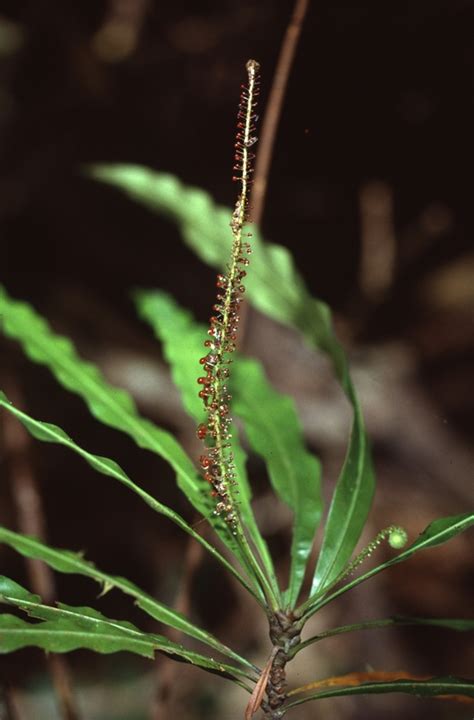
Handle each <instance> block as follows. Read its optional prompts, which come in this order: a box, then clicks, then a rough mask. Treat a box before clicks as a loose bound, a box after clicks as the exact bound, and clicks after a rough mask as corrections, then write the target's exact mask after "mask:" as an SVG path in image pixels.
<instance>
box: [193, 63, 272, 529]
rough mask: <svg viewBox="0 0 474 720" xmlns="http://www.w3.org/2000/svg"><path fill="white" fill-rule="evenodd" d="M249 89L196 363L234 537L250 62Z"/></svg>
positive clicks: (251, 110) (209, 467)
mask: <svg viewBox="0 0 474 720" xmlns="http://www.w3.org/2000/svg"><path fill="white" fill-rule="evenodd" d="M246 68H247V85H243V86H242V92H241V97H240V104H239V111H238V115H237V136H236V142H235V157H234V161H235V162H234V172H235V173H236V174H235V175H234V177H233V180H234V181H236V182H238V183H239V184H240V191H239V194H238V197H237V200H236V203H235V208H234V211H233V213H232V218H231V221H230V227H231V230H232V236H233V241H232V252H231V258H230V262H229V263H228V265H227V267H226V272H225V274H219V275H218V276H217V281H216V285H217V289H218V294H217V302H216V304H215V305H214V306H213V312H214V314H213V315H212V317H211V318H210V321H209V330H208V334H209V339H208V340H206V341H205V343H204V346H205V348H206V350H207V354H206V355H204V357H202V358H201V359H200V361H199V362H200V364H201V366H202V368H203V375H201V376H200V377H199V378H198V384H199V385H200V386H201V389H200V390H199V397H200V398H201V399H202V400H203V403H204V407H205V410H206V413H207V420H206V422H205V423H201V425H199V427H198V428H197V436H198V438H199V439H200V440H203V441H204V443H205V445H206V451H205V453H204V454H203V455H201V457H200V459H199V462H200V465H201V468H202V472H203V476H204V478H205V479H206V480H207V481H208V482H209V483H210V485H211V488H212V490H211V494H212V496H213V497H214V498H215V503H216V504H215V509H214V513H215V514H216V515H222V517H223V518H224V520H225V521H226V523H227V524H228V525H229V527H230V528H231V530H232V532H233V533H234V534H237V527H238V514H237V512H238V511H237V505H236V501H235V496H236V494H237V491H236V487H235V486H236V474H235V465H234V460H233V454H232V442H231V440H232V433H231V425H232V418H231V416H230V400H231V396H230V394H229V392H228V389H227V380H228V377H229V374H230V368H229V365H230V364H231V362H232V359H231V357H230V355H231V354H232V353H233V352H234V350H235V347H236V340H237V331H238V326H239V319H240V306H241V303H242V300H243V295H244V292H245V286H244V284H243V282H244V278H245V276H246V275H247V272H246V270H245V268H246V267H247V266H248V264H249V259H248V257H247V256H248V255H249V254H250V253H251V248H250V244H249V242H247V241H243V240H242V234H243V233H242V231H243V226H244V224H245V223H246V222H247V221H248V219H249V216H248V211H249V189H250V185H251V182H252V172H253V161H254V158H255V155H254V153H253V152H252V151H251V150H250V148H252V147H253V145H254V144H255V142H256V141H257V137H256V135H255V131H256V127H255V123H256V121H257V116H256V114H255V109H256V102H257V97H258V93H259V64H258V62H256V60H249V61H248V62H247V65H246Z"/></svg>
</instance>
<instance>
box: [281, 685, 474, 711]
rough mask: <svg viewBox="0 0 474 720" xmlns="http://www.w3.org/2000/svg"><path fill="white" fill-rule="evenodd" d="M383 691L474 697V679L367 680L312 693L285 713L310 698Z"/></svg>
mask: <svg viewBox="0 0 474 720" xmlns="http://www.w3.org/2000/svg"><path fill="white" fill-rule="evenodd" d="M383 693H406V694H409V695H417V696H419V697H434V696H437V695H448V696H449V695H465V696H466V697H474V681H472V680H464V679H462V678H455V677H439V678H438V677H433V678H429V679H428V680H393V681H391V682H366V683H362V684H360V685H356V686H353V687H337V688H332V689H329V690H323V691H321V692H315V693H311V694H310V695H307V696H306V697H304V698H301V700H296V701H294V702H291V703H288V705H285V707H284V712H283V714H286V713H287V712H288V710H290V709H291V708H294V707H296V706H297V705H302V704H303V703H306V702H309V701H310V700H323V699H324V698H329V697H342V696H347V695H374V694H375V695H378V694H383Z"/></svg>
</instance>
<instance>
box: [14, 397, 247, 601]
mask: <svg viewBox="0 0 474 720" xmlns="http://www.w3.org/2000/svg"><path fill="white" fill-rule="evenodd" d="M0 407H3V408H4V409H5V410H7V411H8V412H9V413H11V414H12V415H14V416H15V417H16V418H17V419H18V420H19V421H20V422H21V423H22V424H23V425H24V427H25V428H26V429H27V430H28V432H29V433H31V435H32V436H33V437H35V438H36V439H37V440H41V441H42V442H51V443H56V444H58V445H64V446H65V447H67V448H68V449H69V450H72V451H73V452H75V453H77V454H78V455H80V456H81V457H82V458H83V459H84V460H85V461H86V462H87V463H88V464H89V465H90V466H91V467H93V468H94V470H97V472H100V473H101V474H102V475H107V476H109V477H112V478H114V479H115V480H118V481H119V482H121V483H122V484H123V485H125V486H126V487H128V488H129V489H130V490H132V492H134V493H135V494H136V495H138V496H139V497H140V498H141V499H142V500H143V501H144V502H146V504H147V505H149V506H150V507H151V508H152V509H153V510H155V512H157V513H160V515H164V516H165V517H167V518H168V519H169V520H171V521H172V522H174V523H175V524H176V525H177V526H178V527H179V528H181V530H184V532H186V533H187V534H188V535H190V536H191V537H192V538H194V540H196V541H197V542H198V543H200V545H202V547H204V548H205V549H206V550H207V551H208V552H209V553H210V554H211V555H212V556H213V557H214V558H215V559H216V560H218V561H219V562H220V563H221V564H222V565H223V566H224V567H225V568H226V569H227V570H228V571H229V572H230V573H232V574H233V575H234V577H235V578H236V579H237V580H238V581H239V582H240V583H241V584H242V585H243V586H244V587H245V588H246V589H247V590H248V591H249V592H250V593H252V594H253V595H254V591H253V589H252V588H251V587H250V586H249V585H248V584H247V582H246V581H245V580H244V578H242V576H241V575H240V574H239V573H238V572H237V570H236V569H235V568H234V567H233V566H232V565H231V564H230V563H229V562H228V561H227V560H226V559H225V557H224V556H223V555H221V553H220V552H219V551H218V550H217V549H216V548H215V547H214V546H213V545H211V544H210V543H208V542H207V540H205V539H204V538H203V537H202V536H201V535H199V534H198V533H197V532H195V531H194V530H193V529H192V527H191V526H190V525H188V523H187V522H186V521H185V520H184V519H183V518H182V517H181V515H179V514H178V513H177V512H175V511H174V510H172V509H171V508H169V507H168V506H167V505H163V503H160V502H159V501H158V500H156V499H155V498H154V497H153V496H151V495H150V494H149V493H147V492H146V491H145V490H143V489H142V488H141V487H140V486H139V485H136V484H135V483H134V482H133V481H132V480H131V479H130V478H129V477H128V475H126V474H125V472H124V471H123V470H122V468H121V467H120V466H119V465H118V464H117V463H116V462H115V461H114V460H109V458H105V457H102V456H100V455H93V454H92V453H90V452H87V450H84V449H83V448H81V447H79V445H77V444H76V443H75V442H74V440H72V438H70V437H69V435H67V434H66V433H65V432H64V430H61V428H60V427H58V426H57V425H52V424H51V423H46V422H41V421H39V420H35V419H33V418H32V417H31V416H29V415H27V414H26V413H24V412H22V411H21V410H19V409H18V408H16V407H15V406H14V405H12V404H11V402H10V401H9V400H8V398H7V397H6V395H5V393H3V392H2V391H0ZM257 599H258V598H257Z"/></svg>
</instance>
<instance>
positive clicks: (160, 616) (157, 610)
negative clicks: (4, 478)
mask: <svg viewBox="0 0 474 720" xmlns="http://www.w3.org/2000/svg"><path fill="white" fill-rule="evenodd" d="M2 542H3V543H5V544H6V545H9V546H10V547H13V548H14V549H15V550H17V552H19V553H21V554H22V555H25V556H26V557H30V558H36V559H38V560H43V562H45V563H46V564H47V565H49V566H50V567H52V568H53V569H54V570H57V571H58V572H62V573H72V574H76V575H84V576H85V577H88V578H91V579H92V580H95V581H96V582H98V583H100V584H101V585H102V587H103V592H108V591H109V590H111V589H112V588H117V589H118V590H121V591H122V592H123V593H125V594H126V595H129V596H130V597H132V598H134V600H135V602H136V604H137V605H138V607H140V608H141V609H142V610H143V611H144V612H146V613H148V615H150V616H151V617H153V618H154V619H155V620H158V621H159V622H162V623H164V624H165V625H168V626H169V627H172V628H175V629H176V630H180V631H181V632H183V633H184V634H186V635H189V636H190V637H194V638H196V639H197V640H200V641H201V642H202V643H205V644H206V645H208V646H210V647H213V648H214V649H216V650H218V651H219V652H221V653H222V654H224V655H227V657H230V658H232V659H233V660H236V661H237V662H239V663H241V664H243V665H245V666H247V667H253V666H252V665H251V663H249V662H248V661H247V660H245V658H242V657H240V655H238V654H237V653H235V652H234V651H233V650H231V649H230V648H228V647H227V646H226V645H224V644H223V643H221V642H220V641H219V640H217V638H215V637H214V636H213V635H211V633H208V632H206V631H205V630H202V629H201V628H198V627H196V626H195V625H193V623H191V622H190V621H189V620H188V619H187V618H186V617H185V616H184V615H182V614H181V613H179V612H177V611H176V610H172V609H171V608H168V607H166V605H163V604H162V603H160V602H158V601H157V600H155V599H154V598H153V597H151V595H148V594H147V593H145V592H143V590H140V588H139V587H137V586H136V585H134V584H133V583H132V582H130V581H129V580H126V579H125V578H122V577H118V576H113V575H107V574H106V573H104V572H101V571H100V570H98V569H97V568H96V567H95V566H94V565H93V564H92V563H91V562H89V561H88V560H84V558H83V557H82V556H81V555H80V554H79V553H74V552H71V551H69V550H60V549H57V548H53V547H49V546H48V545H45V544H44V543H42V542H40V541H39V540H37V539H36V538H33V537H30V536H28V535H21V534H19V533H16V532H13V531H12V530H7V528H4V527H1V526H0V543H2Z"/></svg>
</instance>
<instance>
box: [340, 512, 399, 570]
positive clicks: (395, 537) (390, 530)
mask: <svg viewBox="0 0 474 720" xmlns="http://www.w3.org/2000/svg"><path fill="white" fill-rule="evenodd" d="M384 540H388V544H389V545H390V547H392V548H393V549H394V550H400V549H401V548H402V547H404V546H405V545H406V543H407V541H408V535H407V532H406V530H404V528H402V527H400V526H398V525H389V527H386V528H384V529H383V530H381V531H380V532H379V534H378V535H377V536H376V537H375V538H374V539H373V540H372V542H370V543H369V544H368V545H367V546H366V547H365V548H364V549H363V550H362V551H361V552H360V553H359V554H358V555H357V557H356V558H354V560H352V562H351V563H350V564H349V565H348V566H347V567H346V569H345V570H344V571H343V572H342V573H341V575H339V577H338V579H337V582H339V581H340V580H343V579H344V578H345V577H347V576H348V575H351V574H352V573H353V572H354V571H355V570H356V569H357V568H358V567H359V565H362V563H363V562H364V561H365V560H367V558H369V557H370V556H371V555H372V553H373V552H374V550H377V548H378V547H379V545H381V544H382V542H383V541H384Z"/></svg>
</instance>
